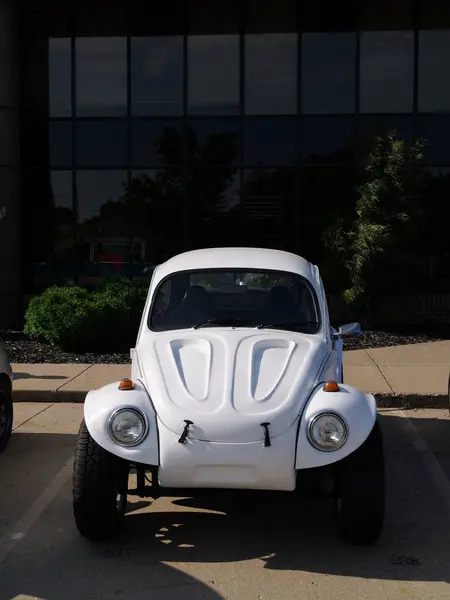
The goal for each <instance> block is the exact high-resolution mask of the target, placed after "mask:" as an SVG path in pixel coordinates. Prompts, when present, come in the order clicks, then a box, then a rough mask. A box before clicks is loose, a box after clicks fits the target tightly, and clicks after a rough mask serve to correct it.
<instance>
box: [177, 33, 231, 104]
mask: <svg viewBox="0 0 450 600" xmlns="http://www.w3.org/2000/svg"><path fill="white" fill-rule="evenodd" d="M188 85H189V112H190V113H191V114H221V113H222V114H237V113H239V37H238V36H237V35H193V36H190V37H189V38H188Z"/></svg>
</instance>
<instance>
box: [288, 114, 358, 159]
mask: <svg viewBox="0 0 450 600" xmlns="http://www.w3.org/2000/svg"><path fill="white" fill-rule="evenodd" d="M355 134H356V131H355V120H354V118H352V117H317V118H314V117H311V118H309V119H307V118H304V119H302V123H301V129H300V149H301V159H302V161H304V162H308V163H331V164H332V163H338V164H339V163H350V162H352V160H353V142H354V141H355Z"/></svg>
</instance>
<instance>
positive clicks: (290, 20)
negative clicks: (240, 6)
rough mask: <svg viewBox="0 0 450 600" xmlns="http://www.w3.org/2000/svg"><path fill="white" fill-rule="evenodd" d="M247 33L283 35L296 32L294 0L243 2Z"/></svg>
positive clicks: (248, 0)
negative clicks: (274, 2) (275, 3)
mask: <svg viewBox="0 0 450 600" xmlns="http://www.w3.org/2000/svg"><path fill="white" fill-rule="evenodd" d="M245 31H246V32H247V33H269V32H270V33H285V32H295V31H297V21H296V2H295V0H279V2H277V5H276V10H274V4H273V0H245Z"/></svg>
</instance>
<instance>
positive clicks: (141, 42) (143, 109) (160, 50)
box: [131, 36, 183, 116]
mask: <svg viewBox="0 0 450 600" xmlns="http://www.w3.org/2000/svg"><path fill="white" fill-rule="evenodd" d="M131 112H132V114H133V115H137V116H140V115H143V116H146V115H149V116H164V115H182V114H183V38H182V37H181V36H168V37H163V36H160V37H139V38H132V39H131Z"/></svg>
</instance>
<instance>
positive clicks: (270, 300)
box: [149, 269, 320, 333]
mask: <svg viewBox="0 0 450 600" xmlns="http://www.w3.org/2000/svg"><path fill="white" fill-rule="evenodd" d="M202 326H205V327H207V328H211V327H221V326H222V327H227V326H235V327H252V328H258V327H260V328H263V327H267V328H269V329H281V330H287V331H300V332H305V333H316V332H317V331H318V329H319V327H320V313H319V308H318V306H317V304H316V298H315V296H314V294H313V292H312V290H311V287H310V285H309V284H308V283H307V281H306V280H305V279H304V278H303V277H300V276H299V275H295V274H293V273H284V272H282V271H267V272H266V271H264V270H262V271H261V272H258V271H256V272H248V271H245V270H243V269H233V270H230V271H219V270H217V271H215V270H213V269H211V270H208V271H206V272H202V271H188V272H186V273H176V274H174V275H171V276H170V278H168V279H167V280H166V281H165V282H164V283H163V284H162V285H161V286H160V287H159V288H158V291H157V293H156V298H155V301H154V303H153V305H152V310H151V312H150V314H149V327H150V328H151V329H153V330H157V331H167V330H170V329H190V328H192V327H193V328H197V327H202Z"/></svg>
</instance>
